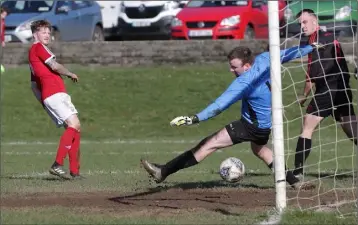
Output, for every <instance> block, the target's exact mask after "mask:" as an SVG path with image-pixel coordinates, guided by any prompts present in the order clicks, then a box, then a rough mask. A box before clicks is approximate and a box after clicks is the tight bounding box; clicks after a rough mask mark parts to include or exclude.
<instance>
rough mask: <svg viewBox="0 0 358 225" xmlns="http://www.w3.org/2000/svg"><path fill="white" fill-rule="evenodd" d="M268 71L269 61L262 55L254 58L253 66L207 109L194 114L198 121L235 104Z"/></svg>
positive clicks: (215, 114) (217, 113)
mask: <svg viewBox="0 0 358 225" xmlns="http://www.w3.org/2000/svg"><path fill="white" fill-rule="evenodd" d="M268 69H269V59H268V58H266V57H265V56H264V55H263V54H261V55H259V56H258V57H256V60H255V62H254V64H253V66H252V67H251V68H250V70H248V71H247V72H245V73H243V74H241V75H240V76H239V77H237V78H236V79H235V80H234V81H233V82H232V83H231V84H230V86H229V87H228V88H227V89H226V90H225V91H224V92H223V93H222V94H221V95H220V96H219V97H218V98H217V99H216V100H215V101H214V102H213V103H211V104H210V105H209V106H208V107H206V108H205V109H204V110H203V111H201V112H200V113H198V114H196V116H197V117H198V119H199V121H204V120H207V119H210V118H212V117H215V116H217V115H219V114H220V113H221V112H223V111H224V110H226V109H227V108H229V107H230V106H231V105H232V104H234V103H235V102H237V101H239V100H241V99H242V98H243V97H245V95H246V93H247V92H248V91H249V90H250V88H251V85H253V84H254V83H255V82H256V80H258V79H260V78H261V75H262V74H264V73H265V72H266V71H267V70H268Z"/></svg>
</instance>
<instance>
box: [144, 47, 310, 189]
mask: <svg viewBox="0 0 358 225" xmlns="http://www.w3.org/2000/svg"><path fill="white" fill-rule="evenodd" d="M313 48H314V47H313V45H312V46H311V45H307V46H304V47H293V48H289V49H286V50H282V51H281V62H282V63H285V62H288V61H290V60H292V59H296V58H300V57H302V56H305V55H307V54H309V53H310V52H312V50H313ZM228 60H229V63H230V70H231V72H233V73H234V74H235V76H236V79H235V80H234V81H233V82H232V83H231V85H230V86H229V87H228V88H227V90H226V91H225V92H224V93H223V94H222V95H221V96H220V97H218V98H217V99H216V100H215V101H214V102H213V103H212V104H211V105H209V106H208V107H207V108H206V109H204V110H203V111H201V112H200V113H198V114H196V115H193V116H179V117H176V118H175V119H173V120H172V121H171V122H170V124H171V125H172V126H182V125H192V124H196V123H199V122H202V121H205V120H208V119H210V118H212V117H215V116H217V115H218V114H220V113H221V112H223V111H224V110H226V109H227V108H229V107H230V106H231V105H232V104H234V103H235V102H237V101H239V100H242V109H241V119H240V120H237V121H234V122H232V123H230V124H228V125H227V126H225V127H224V128H223V129H221V130H219V131H217V132H215V133H214V134H212V135H210V136H208V137H206V138H204V139H203V140H202V141H201V142H200V143H199V144H198V145H196V146H195V147H194V148H192V149H191V150H189V151H186V152H184V153H183V154H181V155H179V156H177V157H176V158H174V159H173V160H171V161H169V162H168V163H166V164H165V165H159V164H154V163H150V162H148V161H147V160H144V159H142V160H141V163H142V165H143V167H144V168H145V170H146V171H147V172H148V173H149V175H151V176H152V177H153V178H154V180H155V181H156V182H157V183H160V182H162V181H164V180H165V179H166V177H167V176H169V175H170V174H173V173H175V172H177V171H179V170H181V169H184V168H187V167H191V166H194V165H196V164H198V163H199V162H201V161H202V160H204V159H205V158H206V157H207V156H209V155H210V154H212V153H213V152H215V151H216V150H218V149H222V148H226V147H230V146H233V145H236V144H239V143H242V142H251V149H252V151H253V153H254V154H255V155H256V156H257V157H258V158H260V159H261V160H263V161H264V162H265V163H266V165H267V166H268V167H269V168H270V169H273V154H272V151H271V149H269V148H268V147H267V146H266V144H267V142H268V140H269V136H270V133H271V90H270V89H271V80H270V55H269V52H264V53H262V54H260V55H258V56H256V57H254V56H253V54H252V52H251V51H250V49H249V48H247V47H236V48H234V49H233V50H232V51H231V52H230V53H229V54H228ZM286 181H287V182H288V183H289V184H290V185H291V186H292V187H294V188H299V187H301V184H302V183H301V182H300V181H299V180H298V179H297V178H296V177H295V176H294V175H293V173H292V172H291V171H288V172H287V175H286Z"/></svg>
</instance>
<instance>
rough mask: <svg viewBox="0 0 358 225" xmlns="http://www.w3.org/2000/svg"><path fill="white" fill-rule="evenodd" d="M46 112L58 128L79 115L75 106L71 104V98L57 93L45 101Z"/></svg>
mask: <svg viewBox="0 0 358 225" xmlns="http://www.w3.org/2000/svg"><path fill="white" fill-rule="evenodd" d="M43 103H44V106H45V110H46V111H47V113H48V114H49V115H50V117H51V119H52V120H53V121H54V122H55V123H56V125H57V127H61V126H63V125H64V122H65V120H67V119H68V118H69V117H70V116H72V115H74V114H77V113H78V112H77V110H76V108H75V106H74V105H73V104H72V102H71V97H70V96H69V95H68V94H66V93H62V92H61V93H56V94H54V95H51V96H50V97H47V98H46V99H45V100H44V101H43Z"/></svg>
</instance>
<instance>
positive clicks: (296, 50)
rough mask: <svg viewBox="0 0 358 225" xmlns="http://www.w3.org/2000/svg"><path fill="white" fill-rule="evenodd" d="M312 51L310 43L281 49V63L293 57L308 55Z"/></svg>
mask: <svg viewBox="0 0 358 225" xmlns="http://www.w3.org/2000/svg"><path fill="white" fill-rule="evenodd" d="M312 51H313V47H312V46H311V45H305V46H303V47H300V46H295V47H292V48H288V49H284V50H281V51H280V55H281V63H286V62H289V61H291V60H293V59H297V58H301V57H303V56H306V55H308V54H309V53H311V52H312Z"/></svg>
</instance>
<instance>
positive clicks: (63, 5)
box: [56, 1, 73, 12]
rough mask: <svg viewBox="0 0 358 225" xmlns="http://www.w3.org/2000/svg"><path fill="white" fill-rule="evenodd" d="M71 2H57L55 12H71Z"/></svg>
mask: <svg viewBox="0 0 358 225" xmlns="http://www.w3.org/2000/svg"><path fill="white" fill-rule="evenodd" d="M72 8H73V7H72V1H58V2H57V6H56V12H58V11H62V12H68V11H71V10H72Z"/></svg>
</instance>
